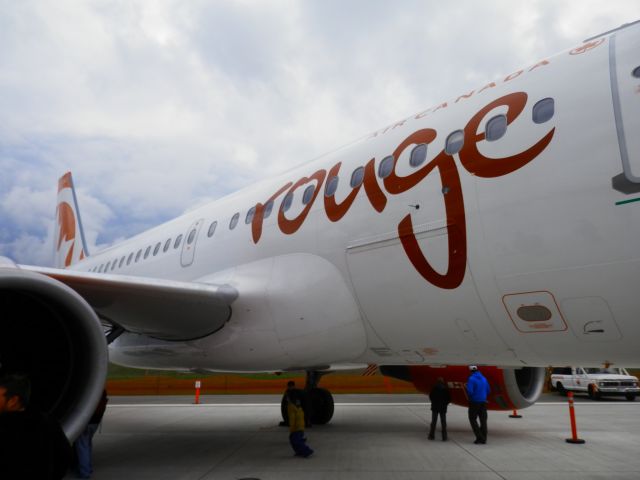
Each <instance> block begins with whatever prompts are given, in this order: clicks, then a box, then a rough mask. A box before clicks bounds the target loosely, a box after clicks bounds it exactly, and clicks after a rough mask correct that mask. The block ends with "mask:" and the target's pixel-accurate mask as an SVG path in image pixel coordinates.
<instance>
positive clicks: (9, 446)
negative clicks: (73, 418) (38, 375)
mask: <svg viewBox="0 0 640 480" xmlns="http://www.w3.org/2000/svg"><path fill="white" fill-rule="evenodd" d="M30 393H31V384H30V382H29V379H28V378H27V377H25V376H22V375H7V376H3V377H0V477H2V478H7V479H10V478H33V479H36V478H37V479H39V480H40V479H42V480H50V479H53V480H59V479H61V478H62V477H64V475H65V473H66V472H67V468H68V466H69V460H70V458H71V446H70V445H69V441H68V440H67V437H66V436H65V434H64V432H63V431H62V428H60V425H59V424H58V422H56V421H55V420H53V419H52V418H49V417H47V416H46V415H44V414H43V413H41V412H39V411H37V410H36V409H33V408H29V397H30Z"/></svg>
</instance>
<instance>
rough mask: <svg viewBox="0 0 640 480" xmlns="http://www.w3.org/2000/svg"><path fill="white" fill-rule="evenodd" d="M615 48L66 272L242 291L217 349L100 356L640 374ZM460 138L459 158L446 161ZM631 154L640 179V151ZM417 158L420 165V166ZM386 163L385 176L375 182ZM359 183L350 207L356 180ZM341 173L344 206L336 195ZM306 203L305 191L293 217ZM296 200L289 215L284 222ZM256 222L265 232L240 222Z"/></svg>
mask: <svg viewBox="0 0 640 480" xmlns="http://www.w3.org/2000/svg"><path fill="white" fill-rule="evenodd" d="M616 35H617V38H616V43H615V49H614V50H613V51H612V52H610V48H611V46H610V43H611V37H602V38H599V39H596V40H594V41H592V42H589V43H587V44H585V45H586V46H583V47H579V48H577V49H575V50H572V51H570V52H564V53H562V54H560V55H557V56H554V57H550V58H548V59H546V60H543V61H541V62H539V63H537V64H535V65H532V66H529V67H528V68H525V69H523V70H521V71H518V72H514V73H513V74H511V75H508V76H505V77H504V78H502V79H500V80H499V81H495V82H491V83H489V84H488V85H486V86H483V87H480V88H477V89H475V90H474V91H469V92H463V94H462V95H461V96H459V97H457V98H453V99H451V100H449V101H447V102H443V103H442V104H440V105H438V106H436V107H434V108H432V109H429V110H427V111H424V112H421V113H419V114H417V115H415V116H412V117H409V118H408V119H406V120H404V121H401V122H397V123H396V124H392V125H390V126H389V127H388V128H386V129H382V130H380V131H378V132H375V133H373V134H371V135H369V136H367V137H366V138H364V139H361V140H359V141H357V142H355V143H353V144H352V145H350V146H348V147H345V148H343V149H340V150H338V151H336V152H334V153H332V154H330V155H327V156H325V157H322V158H320V159H318V160H316V161H314V162H312V163H309V164H306V165H303V166H301V167H298V168H296V169H294V170H291V171H288V172H286V173H284V174H282V175H280V176H279V177H277V178H275V179H268V180H263V181H262V182H261V183H259V184H258V185H256V186H254V187H251V188H247V189H245V190H243V191H241V192H238V193H236V194H233V195H231V196H228V197H226V198H223V199H221V200H219V201H216V202H214V203H212V204H209V205H206V206H203V207H201V208H198V209H197V210H194V211H191V212H189V213H187V214H185V215H183V216H181V217H179V218H177V219H175V220H172V221H170V222H168V223H166V224H164V225H161V226H159V227H157V228H154V229H152V230H150V231H148V232H145V233H143V234H141V235H138V236H136V237H134V238H132V239H130V240H128V241H126V242H124V243H122V244H120V245H118V246H115V247H112V248H110V249H108V250H105V251H103V252H100V253H98V254H96V255H93V256H91V257H89V258H87V259H85V260H83V261H81V262H80V263H77V264H75V265H74V266H73V267H72V268H74V269H78V270H83V271H99V269H100V268H101V267H102V269H104V265H106V264H107V262H109V264H110V265H109V273H120V274H124V275H136V276H144V277H154V278H163V279H172V280H180V281H190V282H203V283H211V284H228V285H231V286H233V287H235V288H236V289H237V291H238V292H239V296H238V299H237V300H236V301H235V302H234V303H233V304H232V315H231V319H230V321H229V322H228V323H227V324H226V325H225V326H224V327H223V328H222V329H221V330H219V331H218V332H216V333H214V334H212V335H210V336H208V337H205V338H202V339H199V340H194V341H190V342H167V341H160V340H155V339H153V338H149V337H144V336H141V335H133V334H125V335H123V336H121V337H120V338H119V339H118V340H117V341H116V342H115V343H114V344H112V345H111V348H110V355H111V359H112V361H114V362H116V363H122V364H125V365H131V366H139V367H146V368H171V369H208V370H237V371H252V370H263V371H273V370H286V369H296V368H312V367H318V368H319V367H324V366H329V365H335V364H341V363H376V364H407V363H415V364H463V363H483V364H492V365H504V366H507V365H511V366H524V365H531V366H533V365H536V366H544V365H551V364H581V365H587V366H588V365H600V364H603V363H612V364H618V365H623V366H638V365H640V350H639V349H638V340H639V339H640V321H639V319H638V317H639V314H640V294H638V291H637V290H638V289H637V287H636V285H637V283H636V282H637V279H638V276H639V275H640V255H639V253H638V252H639V250H640V249H639V248H638V239H639V238H640V203H636V202H630V203H620V202H624V201H627V200H632V199H635V198H636V197H639V196H640V194H635V195H634V194H625V193H621V192H620V191H618V190H616V189H614V188H612V178H613V177H616V176H617V175H619V174H621V173H622V171H623V163H622V159H621V149H620V139H619V136H620V135H619V134H620V130H621V128H622V127H623V126H626V125H632V126H637V125H638V118H640V109H636V110H635V112H634V110H633V109H631V110H629V105H632V106H633V105H635V106H636V107H637V106H638V99H637V98H636V97H640V94H638V93H637V91H636V93H635V97H633V96H632V94H631V93H630V92H631V91H633V89H634V88H635V89H638V88H640V87H638V85H640V79H637V78H636V79H635V80H631V82H635V83H631V84H630V86H629V87H628V88H627V85H626V84H624V83H623V82H624V81H627V82H629V79H627V78H626V77H625V78H622V76H619V77H616V79H615V80H616V81H618V82H620V86H619V89H618V90H619V91H618V95H619V98H620V102H621V104H622V111H621V112H618V121H616V112H614V101H612V81H613V80H612V76H611V68H622V67H620V65H626V64H625V62H627V63H629V62H632V61H634V60H633V59H631V60H630V59H629V57H631V56H632V55H633V54H634V52H636V51H637V49H638V42H639V40H638V38H639V36H640V29H638V28H630V29H628V31H627V30H623V31H622V32H619V33H618V34H616ZM611 55H614V58H615V60H616V62H615V64H614V65H613V67H612V64H611ZM625 68H626V67H625ZM622 73H623V74H624V75H628V76H629V77H631V71H628V72H626V71H624V72H622ZM616 88H618V87H616ZM627 97H629V99H627ZM544 99H552V100H553V102H552V104H553V106H552V116H551V117H550V118H548V119H544V115H543V116H542V119H543V120H544V121H542V122H541V123H535V122H534V121H533V117H534V112H533V110H534V106H535V105H537V104H538V102H540V101H542V100H544ZM633 101H635V102H636V103H635V104H633ZM630 102H631V103H630ZM538 113H539V112H538ZM634 113H635V117H634V116H633V115H634ZM500 115H506V118H507V122H508V127H507V129H506V132H505V133H504V135H503V136H501V137H499V138H497V139H496V140H494V141H489V140H487V139H485V137H484V132H485V129H486V124H487V122H488V121H489V120H490V119H492V118H494V117H498V116H500ZM634 122H635V123H634ZM458 130H463V131H464V146H463V147H462V150H460V151H457V152H455V153H451V154H449V153H446V152H445V151H444V150H445V142H446V140H447V138H448V136H449V135H450V134H451V133H453V132H456V131H458ZM636 131H637V130H636ZM627 137H628V138H629V141H628V142H627V149H628V152H627V158H628V159H629V162H630V163H631V168H632V169H633V161H634V160H635V161H637V162H639V164H640V146H639V144H638V140H637V138H634V137H631V135H630V134H627ZM636 137H637V135H636ZM634 142H635V143H634ZM419 144H426V145H427V154H426V160H425V161H424V162H423V163H419V164H418V165H417V166H411V165H410V155H411V152H412V149H413V148H414V146H415V145H419ZM390 155H395V156H394V158H395V159H396V164H395V167H394V169H393V172H392V173H391V175H390V176H388V177H386V178H381V177H380V175H379V170H380V168H381V167H380V165H381V163H382V162H383V160H384V159H385V158H386V157H388V156H390ZM416 155H417V157H419V154H416ZM339 162H341V164H340V166H339V170H337V168H336V165H337V164H338V163H339ZM366 166H368V169H367V168H365V170H364V176H365V180H364V184H362V185H360V186H358V187H356V188H357V189H358V191H357V193H356V194H355V198H352V197H349V195H350V194H351V193H352V191H353V190H354V188H352V187H351V186H350V181H351V178H352V173H353V172H354V171H355V170H356V169H357V168H358V167H366ZM638 171H640V169H638ZM336 172H337V176H338V178H339V181H338V187H337V190H336V191H335V193H334V194H333V196H327V193H326V190H325V189H326V188H327V184H328V183H330V182H329V179H330V178H331V177H332V176H335V175H336ZM309 185H313V186H315V187H316V188H315V191H314V195H313V196H312V197H311V202H310V203H308V204H307V205H304V204H303V192H304V191H305V189H306V188H307V187H308V186H309ZM356 185H357V184H356ZM632 187H633V185H632ZM289 191H292V192H293V201H292V204H291V207H290V209H289V210H287V211H286V212H281V204H282V203H283V200H284V199H285V195H286V194H287V192H289ZM276 193H278V195H275V194H276ZM167 194H170V192H167ZM274 195H275V197H274V198H273V199H274V207H273V211H272V213H271V215H270V216H269V217H268V218H266V219H264V221H260V220H259V218H260V217H261V213H262V211H261V210H262V209H261V208H260V207H262V205H263V204H266V203H267V200H269V199H270V198H272V197H273V196H274ZM351 201H352V203H350V202H351ZM343 202H346V203H343ZM256 205H258V206H259V208H258V214H257V218H258V219H257V220H256V219H254V220H252V221H251V222H250V223H248V224H247V223H245V217H246V215H247V212H248V211H249V209H250V208H251V207H254V206H256ZM341 205H343V208H342V209H341V208H340V206H341ZM347 206H348V208H347ZM236 213H239V214H240V216H239V221H238V223H237V226H235V228H233V229H231V228H230V221H231V219H232V217H233V215H234V214H236ZM213 221H217V222H218V223H217V227H216V229H215V232H214V233H213V235H211V236H209V232H210V225H211V224H212V222H213ZM194 229H195V231H196V233H195V235H194V236H193V238H192V243H190V244H188V243H187V241H186V238H188V237H189V234H190V232H191V231H192V230H194ZM178 235H183V238H182V241H181V244H180V245H179V246H178V248H174V242H175V240H176V237H178ZM168 239H171V245H170V247H169V248H168V250H167V251H166V252H165V251H163V249H164V246H165V242H166V241H167V240H168ZM158 242H160V243H161V247H160V249H159V251H158V252H157V253H156V254H155V255H154V254H153V251H154V248H155V246H156V244H157V243H158ZM148 246H151V252H150V254H149V255H148V257H147V258H146V259H145V258H144V252H145V250H146V249H147V247H148ZM141 249H142V254H141V255H140V257H139V259H138V261H136V260H135V257H136V254H137V252H138V251H139V250H141ZM132 254H133V257H132V260H131V262H130V263H128V262H127V260H128V259H129V257H130V256H131V255H132ZM123 257H125V260H122V258H123ZM114 261H116V262H117V264H116V267H115V268H113V269H112V265H113V262H114ZM176 322H180V318H176Z"/></svg>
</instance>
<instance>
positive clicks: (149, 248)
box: [144, 245, 151, 260]
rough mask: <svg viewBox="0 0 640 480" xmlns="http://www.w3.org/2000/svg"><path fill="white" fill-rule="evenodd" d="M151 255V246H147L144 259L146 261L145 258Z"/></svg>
mask: <svg viewBox="0 0 640 480" xmlns="http://www.w3.org/2000/svg"><path fill="white" fill-rule="evenodd" d="M150 253H151V245H149V246H148V247H147V249H146V250H145V251H144V259H145V260H146V259H147V257H148V256H149V254H150Z"/></svg>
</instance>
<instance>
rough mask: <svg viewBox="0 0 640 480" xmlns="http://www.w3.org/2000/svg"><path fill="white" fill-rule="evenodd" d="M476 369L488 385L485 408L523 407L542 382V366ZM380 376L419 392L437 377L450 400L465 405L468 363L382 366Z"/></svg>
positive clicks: (535, 397)
mask: <svg viewBox="0 0 640 480" xmlns="http://www.w3.org/2000/svg"><path fill="white" fill-rule="evenodd" d="M478 370H480V372H481V373H482V374H483V375H484V376H485V377H486V379H487V380H488V381H489V386H490V387H491V393H490V394H489V398H488V403H487V408H488V409H489V410H513V409H518V410H519V409H523V408H527V407H530V406H531V405H533V404H534V403H535V402H536V400H538V398H539V397H540V394H541V393H542V388H543V386H544V382H545V369H544V368H543V367H522V368H511V367H505V368H499V367H485V366H480V367H478ZM380 373H382V374H383V375H386V376H389V377H393V378H397V379H399V380H405V381H407V382H411V383H413V384H414V385H415V387H416V389H417V390H418V391H420V392H423V393H426V394H428V393H429V392H430V391H431V389H432V388H433V386H434V385H435V384H436V382H437V380H438V378H439V377H442V379H443V380H444V381H445V383H446V384H447V386H448V387H449V392H450V394H451V402H452V403H454V404H456V405H461V406H465V407H466V406H468V405H469V399H468V397H467V391H466V389H465V384H466V383H467V379H468V378H469V368H468V367H467V366H453V365H451V366H446V367H431V366H426V365H411V366H390V365H389V366H381V367H380Z"/></svg>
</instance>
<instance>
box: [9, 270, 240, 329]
mask: <svg viewBox="0 0 640 480" xmlns="http://www.w3.org/2000/svg"><path fill="white" fill-rule="evenodd" d="M20 268H21V269H23V270H29V271H32V272H36V273H41V274H43V275H47V276H49V277H51V278H54V279H56V280H58V281H60V282H62V283H64V284H66V285H67V286H69V287H71V288H72V289H73V290H75V291H76V292H77V293H78V294H80V295H81V296H82V297H83V298H84V299H85V300H86V301H87V303H89V305H91V306H92V307H93V309H94V310H95V311H96V313H97V314H98V316H99V317H100V318H102V319H103V320H107V321H108V322H110V323H112V324H114V325H117V326H120V327H122V328H124V329H125V330H127V331H129V332H134V333H141V334H144V335H148V336H150V337H154V338H159V339H162V340H173V341H178V340H181V341H185V340H193V339H197V338H201V337H204V336H206V335H209V334H211V333H213V332H215V331H217V330H219V329H220V328H222V327H223V326H224V324H225V323H226V322H227V320H229V318H230V316H231V303H233V301H234V300H235V299H236V298H237V297H238V292H237V291H236V290H235V289H234V288H233V287H230V286H228V285H210V284H204V283H191V282H174V281H170V280H162V279H155V278H145V277H131V276H125V275H105V274H103V273H101V274H95V273H87V272H79V271H75V270H63V269H58V268H45V267H32V266H25V265H20Z"/></svg>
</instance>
